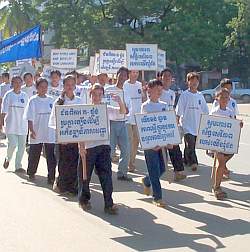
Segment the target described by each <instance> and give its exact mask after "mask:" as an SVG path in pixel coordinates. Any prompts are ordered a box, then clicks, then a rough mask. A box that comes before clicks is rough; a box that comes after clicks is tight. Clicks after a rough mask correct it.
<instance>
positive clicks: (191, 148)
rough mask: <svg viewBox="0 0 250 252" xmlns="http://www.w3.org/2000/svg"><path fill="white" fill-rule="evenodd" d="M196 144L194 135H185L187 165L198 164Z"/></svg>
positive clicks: (185, 159)
mask: <svg viewBox="0 0 250 252" xmlns="http://www.w3.org/2000/svg"><path fill="white" fill-rule="evenodd" d="M195 142H196V136H194V135H192V134H189V133H188V134H185V135H184V143H185V149H184V163H185V164H186V165H192V164H198V160H197V156H196V152H195Z"/></svg>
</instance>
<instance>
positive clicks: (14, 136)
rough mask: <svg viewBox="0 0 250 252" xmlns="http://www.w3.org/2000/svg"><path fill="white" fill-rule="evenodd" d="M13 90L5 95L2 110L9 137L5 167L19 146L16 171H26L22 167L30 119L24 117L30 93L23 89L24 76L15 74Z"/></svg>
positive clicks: (3, 123) (2, 119) (3, 121)
mask: <svg viewBox="0 0 250 252" xmlns="http://www.w3.org/2000/svg"><path fill="white" fill-rule="evenodd" d="M11 85H12V87H13V89H12V90H9V91H8V92H7V93H6V94H5V95H4V97H3V104H2V110H1V126H2V125H5V133H6V135H7V139H8V147H7V156H6V158H5V160H4V164H3V167H4V168H5V169H7V168H8V167H9V163H10V160H11V158H12V156H13V153H14V151H15V148H16V147H17V152H16V158H15V171H16V172H19V173H23V172H25V170H24V169H23V168H22V159H23V154H24V151H25V143H26V137H27V134H28V121H27V120H25V119H24V118H23V114H24V109H25V107H26V105H27V103H28V95H27V94H26V93H24V92H22V91H21V86H22V78H21V77H20V76H14V77H13V78H12V80H11Z"/></svg>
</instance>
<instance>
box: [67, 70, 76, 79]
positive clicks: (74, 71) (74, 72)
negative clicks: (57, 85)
mask: <svg viewBox="0 0 250 252" xmlns="http://www.w3.org/2000/svg"><path fill="white" fill-rule="evenodd" d="M66 75H75V76H76V78H78V77H79V73H78V72H77V71H76V70H73V71H71V72H67V73H66Z"/></svg>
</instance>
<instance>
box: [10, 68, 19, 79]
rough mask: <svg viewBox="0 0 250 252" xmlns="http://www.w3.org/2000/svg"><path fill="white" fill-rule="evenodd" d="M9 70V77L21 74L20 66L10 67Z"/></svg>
mask: <svg viewBox="0 0 250 252" xmlns="http://www.w3.org/2000/svg"><path fill="white" fill-rule="evenodd" d="M9 72H10V78H12V77H13V76H15V75H18V76H21V75H22V67H21V66H15V67H11V68H10V70H9Z"/></svg>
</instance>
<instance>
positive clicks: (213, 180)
mask: <svg viewBox="0 0 250 252" xmlns="http://www.w3.org/2000/svg"><path fill="white" fill-rule="evenodd" d="M216 163H217V155H216V153H214V163H213V167H212V173H211V188H212V190H213V187H214V183H215V176H216V175H215V173H216Z"/></svg>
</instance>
